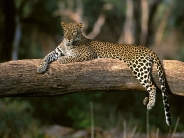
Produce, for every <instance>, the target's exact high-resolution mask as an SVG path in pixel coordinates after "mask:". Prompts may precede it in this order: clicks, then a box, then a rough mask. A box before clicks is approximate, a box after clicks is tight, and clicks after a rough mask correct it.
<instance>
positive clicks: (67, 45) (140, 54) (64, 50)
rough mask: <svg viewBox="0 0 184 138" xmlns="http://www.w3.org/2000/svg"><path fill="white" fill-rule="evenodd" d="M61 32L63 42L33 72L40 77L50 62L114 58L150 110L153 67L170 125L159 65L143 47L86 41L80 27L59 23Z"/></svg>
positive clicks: (166, 94) (157, 59) (163, 82)
mask: <svg viewBox="0 0 184 138" xmlns="http://www.w3.org/2000/svg"><path fill="white" fill-rule="evenodd" d="M61 25H62V27H63V29H64V39H63V41H62V42H61V44H60V45H59V46H58V47H57V48H56V49H55V50H54V51H52V52H51V53H49V54H48V55H47V56H46V57H45V58H44V59H43V60H42V62H41V64H40V66H39V67H38V69H37V72H38V73H43V72H44V71H45V70H46V69H47V67H48V64H49V63H50V62H52V61H54V60H57V61H58V62H59V63H62V64H66V63H71V62H82V61H87V60H92V59H95V58H114V59H119V60H121V61H124V62H125V63H126V64H127V65H128V66H129V67H130V68H131V69H132V72H133V74H134V75H135V77H136V78H137V79H138V80H139V82H140V83H141V84H142V86H143V87H144V88H145V89H146V90H147V91H148V93H149V97H145V99H144V100H143V103H144V104H145V105H146V104H147V109H148V110H150V109H151V108H152V107H153V106H154V104H155V96H156V87H155V85H154V84H153V82H152V80H151V70H152V65H153V64H156V66H157V70H158V76H159V81H160V82H161V91H162V97H163V104H164V110H165V117H166V123H167V124H168V125H169V126H170V125H171V114H170V109H169V103H168V93H167V89H166V79H165V74H164V70H163V67H162V64H161V62H160V60H159V58H158V57H157V55H156V54H155V53H154V52H153V51H152V50H150V49H148V48H146V47H144V46H136V45H130V44H113V43H109V42H99V41H95V40H90V39H87V38H86V37H84V36H83V35H82V31H81V28H82V24H81V23H79V24H78V23H69V24H67V23H64V22H62V23H61Z"/></svg>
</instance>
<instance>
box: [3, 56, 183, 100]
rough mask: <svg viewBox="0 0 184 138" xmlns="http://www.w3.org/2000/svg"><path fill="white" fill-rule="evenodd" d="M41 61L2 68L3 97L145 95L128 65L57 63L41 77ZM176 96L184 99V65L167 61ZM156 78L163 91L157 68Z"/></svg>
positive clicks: (111, 61)
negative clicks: (100, 93) (91, 93)
mask: <svg viewBox="0 0 184 138" xmlns="http://www.w3.org/2000/svg"><path fill="white" fill-rule="evenodd" d="M39 62H40V60H37V59H32V60H17V61H9V62H5V63H1V64H0V72H1V74H0V97H6V96H48V95H63V94H69V93H73V92H89V91H110V90H121V91H123V90H133V91H135V90H136V91H145V89H144V88H143V87H142V86H141V84H140V83H139V82H138V81H137V80H136V79H135V77H134V76H133V74H132V72H131V70H130V69H129V68H128V67H127V65H126V64H125V63H124V62H121V61H119V60H114V59H96V60H91V61H87V62H77V63H72V64H58V63H57V62H54V63H52V64H51V65H50V67H49V69H48V71H47V72H46V73H44V74H37V72H36V69H37V67H38V65H39ZM163 65H164V69H165V72H166V75H167V80H168V84H169V86H170V88H171V91H172V92H173V94H176V95H181V96H184V85H183V84H184V72H183V70H184V63H183V62H180V61H170V60H165V61H163ZM153 78H154V80H155V82H156V84H157V85H158V86H159V87H160V83H159V82H158V76H157V71H156V67H155V66H154V67H153Z"/></svg>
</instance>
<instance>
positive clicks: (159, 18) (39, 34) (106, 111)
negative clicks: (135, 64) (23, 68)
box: [0, 0, 184, 138]
mask: <svg viewBox="0 0 184 138" xmlns="http://www.w3.org/2000/svg"><path fill="white" fill-rule="evenodd" d="M0 6H1V10H0V62H6V61H9V60H17V59H36V58H43V57H44V56H45V55H46V54H47V53H49V52H50V51H52V50H54V49H55V48H56V47H57V45H58V44H59V43H60V42H61V41H62V38H63V31H62V28H61V25H60V22H61V21H64V22H82V23H84V24H85V26H84V28H83V33H84V34H85V35H86V36H87V37H88V38H91V39H97V40H100V41H109V42H114V43H130V44H136V45H144V46H146V47H149V48H150V49H152V50H154V51H155V53H157V55H158V56H159V58H160V59H171V60H172V59H176V60H180V61H184V39H183V38H184V10H183V9H184V1H183V0H1V3H0ZM35 71H36V69H35ZM145 95H146V94H145V93H141V92H110V93H103V92H95V93H85V92H84V93H76V94H71V95H65V96H58V97H40V98H1V99H0V137H4V138H5V137H8V138H18V137H40V138H41V137H43V138H44V137H46V135H45V133H44V131H43V128H44V127H48V126H51V125H59V126H65V127H70V128H72V129H74V130H78V129H85V130H89V129H90V128H91V116H92V114H93V116H94V126H95V128H100V129H101V130H104V131H105V130H106V131H108V130H109V133H110V130H112V129H116V130H118V131H123V130H124V127H125V124H126V126H127V127H128V128H129V131H130V132H131V130H132V131H133V130H134V128H136V132H137V133H145V132H146V107H145V106H143V104H142V100H143V99H144V96H145ZM90 103H92V105H93V107H91V106H90ZM170 105H171V113H172V118H173V126H172V127H171V128H169V127H168V126H167V125H166V123H165V117H164V110H163V104H162V99H161V94H157V99H156V105H155V107H154V108H153V109H152V110H151V111H150V115H149V118H150V123H149V124H150V131H151V132H155V130H158V129H159V131H160V133H171V132H172V131H173V128H174V125H175V123H176V120H177V119H178V118H180V120H179V125H178V127H177V132H181V131H183V130H184V112H183V110H182V109H183V106H184V100H183V97H179V96H174V95H172V96H170ZM92 109H93V112H91V110H92Z"/></svg>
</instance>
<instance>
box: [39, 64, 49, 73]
mask: <svg viewBox="0 0 184 138" xmlns="http://www.w3.org/2000/svg"><path fill="white" fill-rule="evenodd" d="M46 70H47V64H40V66H39V67H38V68H37V73H43V72H45V71H46Z"/></svg>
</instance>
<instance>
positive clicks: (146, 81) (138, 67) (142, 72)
mask: <svg viewBox="0 0 184 138" xmlns="http://www.w3.org/2000/svg"><path fill="white" fill-rule="evenodd" d="M152 65H153V61H152V59H151V58H150V57H149V56H142V57H139V58H137V59H135V60H133V62H132V64H131V65H130V68H131V69H132V71H133V73H134V75H135V77H136V78H137V79H138V80H139V82H140V83H141V84H142V86H143V87H144V88H145V89H146V90H147V92H148V94H149V97H145V99H144V100H143V103H144V104H147V109H151V108H152V107H153V106H154V104H155V97H156V87H155V86H154V85H153V82H152V81H151V70H152Z"/></svg>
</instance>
